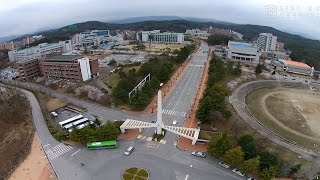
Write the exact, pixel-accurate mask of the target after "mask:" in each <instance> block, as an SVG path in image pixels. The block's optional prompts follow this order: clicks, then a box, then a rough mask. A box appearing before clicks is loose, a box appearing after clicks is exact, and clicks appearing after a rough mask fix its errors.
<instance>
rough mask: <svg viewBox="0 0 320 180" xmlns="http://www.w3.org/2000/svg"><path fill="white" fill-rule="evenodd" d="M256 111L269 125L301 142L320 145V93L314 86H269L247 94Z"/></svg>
mask: <svg viewBox="0 0 320 180" xmlns="http://www.w3.org/2000/svg"><path fill="white" fill-rule="evenodd" d="M246 101H247V105H248V108H249V109H250V111H251V112H252V114H253V115H254V116H255V117H256V118H257V119H258V120H259V121H260V122H261V123H263V124H264V125H265V126H267V127H268V128H270V129H272V130H273V131H275V132H276V133H278V134H279V135H281V136H283V137H285V138H286V139H288V140H291V141H294V142H296V143H297V144H300V145H302V146H306V147H309V148H312V149H319V145H320V119H319V117H320V109H319V108H318V107H319V105H320V94H319V93H317V92H314V91H312V90H305V89H293V88H281V87H279V88H265V89H260V90H257V91H254V92H252V93H251V94H249V95H248V96H247V99H246Z"/></svg>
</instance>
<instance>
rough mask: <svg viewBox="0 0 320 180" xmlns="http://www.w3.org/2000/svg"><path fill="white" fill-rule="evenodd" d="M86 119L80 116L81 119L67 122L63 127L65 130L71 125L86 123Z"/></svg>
mask: <svg viewBox="0 0 320 180" xmlns="http://www.w3.org/2000/svg"><path fill="white" fill-rule="evenodd" d="M87 121H89V119H88V118H82V119H79V120H77V121H75V122H72V123H69V124H67V125H65V126H63V128H65V129H66V130H68V129H71V128H72V126H78V125H80V124H83V123H86V122H87Z"/></svg>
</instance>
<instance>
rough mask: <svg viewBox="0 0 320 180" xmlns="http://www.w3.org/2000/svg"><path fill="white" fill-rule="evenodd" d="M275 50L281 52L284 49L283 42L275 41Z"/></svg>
mask: <svg viewBox="0 0 320 180" xmlns="http://www.w3.org/2000/svg"><path fill="white" fill-rule="evenodd" d="M276 51H280V52H283V51H284V43H282V42H277V44H276Z"/></svg>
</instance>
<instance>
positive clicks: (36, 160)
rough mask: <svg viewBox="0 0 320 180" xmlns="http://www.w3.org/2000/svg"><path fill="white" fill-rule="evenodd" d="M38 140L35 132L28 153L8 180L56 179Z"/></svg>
mask: <svg viewBox="0 0 320 180" xmlns="http://www.w3.org/2000/svg"><path fill="white" fill-rule="evenodd" d="M39 141H40V140H39V136H38V134H37V133H35V134H34V138H33V142H32V146H31V152H30V154H29V155H28V156H27V158H26V159H25V160H24V161H23V162H22V163H21V164H20V166H19V167H18V168H17V169H16V170H15V171H14V172H13V173H12V175H11V176H10V178H9V180H56V176H55V174H54V173H53V170H52V168H51V166H50V164H49V162H48V159H47V158H46V157H45V155H44V152H43V151H42V148H41V145H40V143H39Z"/></svg>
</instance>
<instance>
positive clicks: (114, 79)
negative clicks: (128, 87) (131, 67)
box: [104, 73, 120, 89]
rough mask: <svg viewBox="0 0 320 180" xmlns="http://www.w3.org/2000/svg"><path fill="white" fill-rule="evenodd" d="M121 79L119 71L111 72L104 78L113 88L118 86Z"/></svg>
mask: <svg viewBox="0 0 320 180" xmlns="http://www.w3.org/2000/svg"><path fill="white" fill-rule="evenodd" d="M119 81H120V76H119V74H118V73H114V74H111V75H110V76H108V77H106V78H105V79H104V82H105V83H106V84H107V85H108V86H109V87H110V86H111V89H114V88H115V87H117V85H118V83H119Z"/></svg>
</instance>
